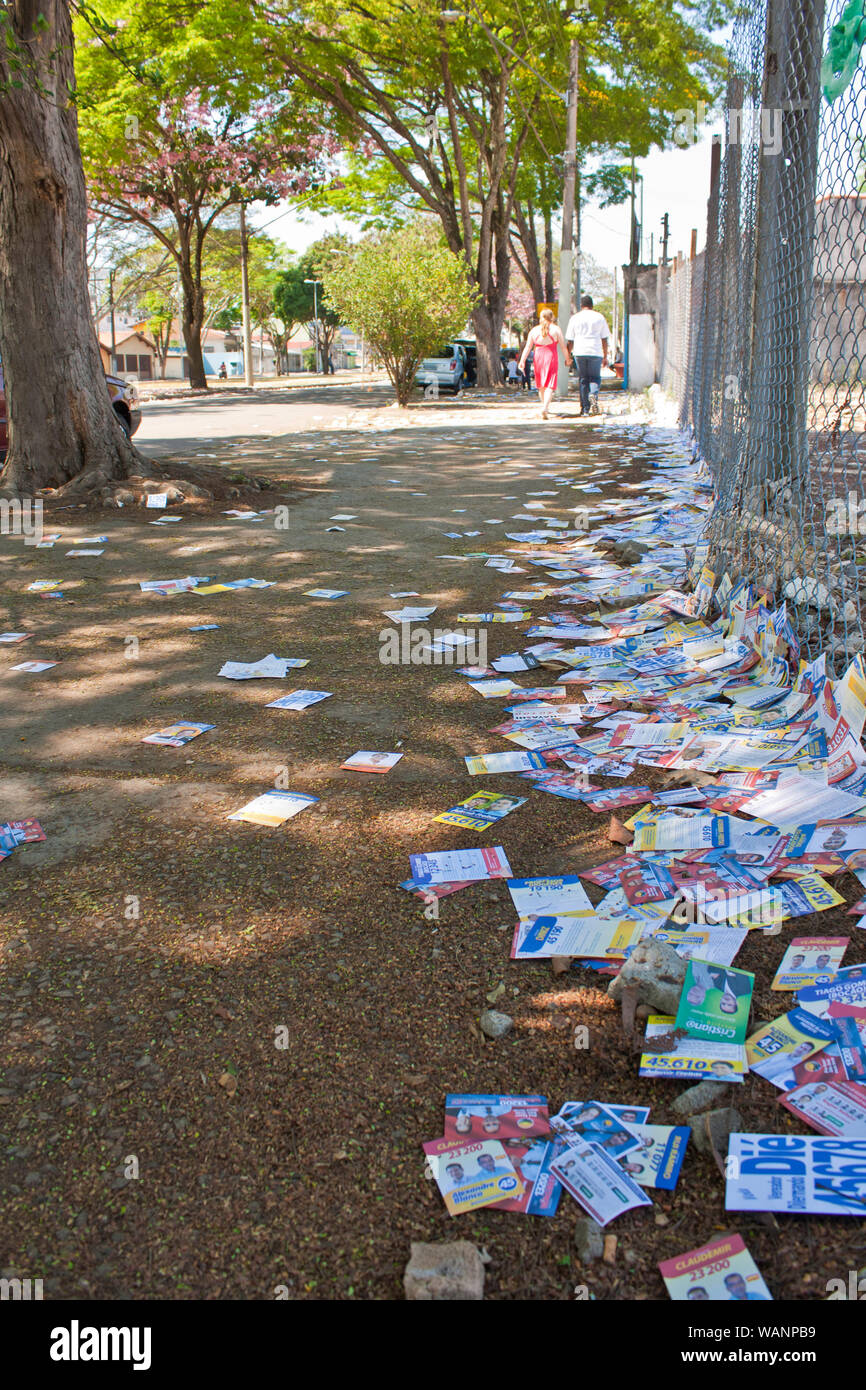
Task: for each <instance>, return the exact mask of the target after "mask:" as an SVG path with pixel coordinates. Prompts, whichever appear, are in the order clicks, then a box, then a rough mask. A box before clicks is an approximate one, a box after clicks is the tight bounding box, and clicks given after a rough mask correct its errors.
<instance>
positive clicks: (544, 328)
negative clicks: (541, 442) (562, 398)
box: [520, 309, 571, 420]
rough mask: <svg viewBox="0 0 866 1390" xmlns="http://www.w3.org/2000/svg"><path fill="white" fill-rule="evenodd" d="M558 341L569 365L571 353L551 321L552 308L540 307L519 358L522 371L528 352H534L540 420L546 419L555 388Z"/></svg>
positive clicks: (557, 366) (557, 328) (557, 368)
mask: <svg viewBox="0 0 866 1390" xmlns="http://www.w3.org/2000/svg"><path fill="white" fill-rule="evenodd" d="M560 343H561V344H562V349H563V351H564V353H565V358H566V361H567V362H568V365H569V366H571V353H570V352H569V350H568V346H567V344H566V342H565V339H564V338H563V336H562V333H561V332H560V330H559V327H558V326H557V325H556V324H555V323H554V322H553V310H552V309H542V311H541V313H540V314H539V316H538V327H537V328H533V329H532V331H531V333H530V334H529V337H528V338H527V339H526V347H525V348H524V349H523V356H522V357H521V359H520V370H521V371H523V368H524V366H525V365H526V359H527V357H528V356H529V354H530V352H534V354H535V356H534V362H535V384H536V386H537V387H538V399H539V400H540V401H541V418H542V420H546V419H547V412H548V409H549V407H550V398H551V396H552V395H553V393H554V391H555V390H556V377H557V373H558V371H559V346H560Z"/></svg>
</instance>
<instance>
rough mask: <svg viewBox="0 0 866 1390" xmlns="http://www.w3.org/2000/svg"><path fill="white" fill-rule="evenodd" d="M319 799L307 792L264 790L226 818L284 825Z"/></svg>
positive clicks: (259, 823) (258, 823) (256, 823)
mask: <svg viewBox="0 0 866 1390" xmlns="http://www.w3.org/2000/svg"><path fill="white" fill-rule="evenodd" d="M318 799H319V798H318V797H317V796H310V795H309V794H308V793H306V792H278V791H271V792H264V793H263V794H262V796H257V797H255V798H254V799H253V800H252V801H248V802H247V804H246V806H242V807H241V809H240V810H239V811H233V812H232V814H231V815H230V816H227V817H226V820H245V821H249V822H250V823H251V824H252V825H271V826H275V825H282V824H283V822H284V821H287V820H289V818H290V817H291V816H296V815H297V814H298V812H299V811H303V810H305V809H306V808H307V806H312V804H313V802H315V801H318Z"/></svg>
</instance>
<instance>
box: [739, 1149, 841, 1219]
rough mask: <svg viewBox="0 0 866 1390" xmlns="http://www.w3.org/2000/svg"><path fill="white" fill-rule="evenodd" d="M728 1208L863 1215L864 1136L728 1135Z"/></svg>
mask: <svg viewBox="0 0 866 1390" xmlns="http://www.w3.org/2000/svg"><path fill="white" fill-rule="evenodd" d="M725 1169H726V1174H727V1183H726V1188H725V1207H726V1209H727V1210H728V1211H786V1212H792V1213H794V1214H798V1215H802V1214H804V1213H807V1212H809V1213H813V1214H814V1215H822V1216H823V1215H825V1216H859V1217H861V1218H862V1217H863V1216H864V1215H866V1139H849V1138H844V1139H837V1138H832V1139H830V1138H826V1137H824V1136H823V1135H818V1136H815V1135H813V1134H807V1135H800V1134H732V1135H731V1136H730V1140H729V1143H728V1161H727V1164H726V1165H725Z"/></svg>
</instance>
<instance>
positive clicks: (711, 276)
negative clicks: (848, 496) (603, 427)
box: [691, 135, 722, 463]
mask: <svg viewBox="0 0 866 1390" xmlns="http://www.w3.org/2000/svg"><path fill="white" fill-rule="evenodd" d="M721 168H722V141H721V136H719V135H714V136H713V143H712V146H711V148H710V196H709V198H708V199H707V245H706V250H705V251H704V283H703V292H702V295H701V311H700V318H699V320H698V324H699V326H698V343H697V352H696V354H695V380H694V389H693V391H692V400H691V424H692V428H693V430H694V432H695V438H696V440H697V444H698V452H699V453H700V454H701V455H702V456H703V457H704V458H706V457H707V453H708V445H707V440H708V437H709V431H710V422H711V419H712V408H711V405H710V402H711V400H712V393H713V385H714V383H713V373H714V370H715V369H717V362H716V360H715V359H716V357H717V351H714V349H717V347H718V306H719V299H718V295H719V292H720V287H719V286H718V285H717V284H716V281H715V277H716V272H717V266H716V263H717V260H718V255H719V178H720V176H721ZM714 294H715V304H714V303H713V296H714ZM711 307H715V311H716V312H715V315H714V318H715V320H716V322H715V323H713V325H712V329H711ZM711 331H712V332H713V337H714V340H715V341H714V342H713V343H712V344H711V343H710V341H709V339H710V333H711ZM708 462H710V463H713V462H714V460H712V459H708Z"/></svg>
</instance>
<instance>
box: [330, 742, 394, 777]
mask: <svg viewBox="0 0 866 1390" xmlns="http://www.w3.org/2000/svg"><path fill="white" fill-rule="evenodd" d="M402 756H403V754H402V753H374V752H371V751H370V750H369V749H366V748H365V749H362V751H361V752H360V753H353V754H352V756H351V757H350V758H347V759H346V761H345V762H344V763H340V767H341V768H343V767H344V768H346V769H347V770H348V771H350V772H390V771H391V768H392V767H396V765H397V763H399V761H400V759H401V758H402Z"/></svg>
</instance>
